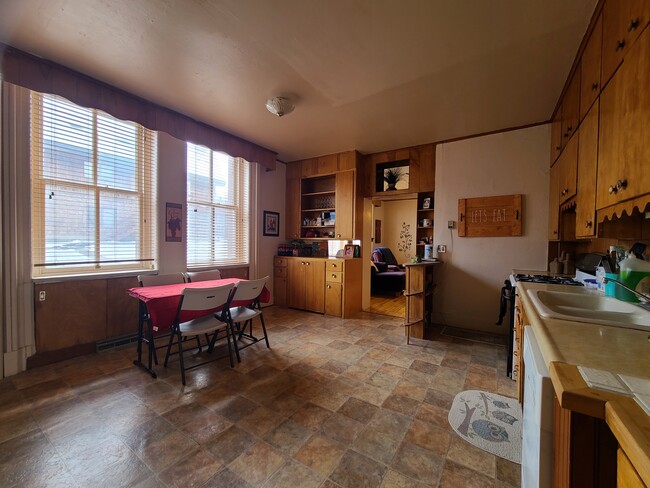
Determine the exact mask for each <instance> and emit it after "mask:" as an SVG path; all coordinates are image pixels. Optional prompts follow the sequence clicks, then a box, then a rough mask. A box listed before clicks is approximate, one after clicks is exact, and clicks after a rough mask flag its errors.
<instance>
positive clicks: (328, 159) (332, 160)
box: [316, 154, 339, 175]
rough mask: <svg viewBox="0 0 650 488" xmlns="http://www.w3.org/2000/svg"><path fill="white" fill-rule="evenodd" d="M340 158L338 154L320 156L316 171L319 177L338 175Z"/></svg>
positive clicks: (317, 159) (317, 160)
mask: <svg viewBox="0 0 650 488" xmlns="http://www.w3.org/2000/svg"><path fill="white" fill-rule="evenodd" d="M338 163H339V158H338V154H328V155H327V156H319V157H318V158H316V171H317V174H319V175H326V174H331V173H336V171H337V169H338V165H339V164H338Z"/></svg>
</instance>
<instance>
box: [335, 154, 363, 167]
mask: <svg viewBox="0 0 650 488" xmlns="http://www.w3.org/2000/svg"><path fill="white" fill-rule="evenodd" d="M358 155H359V153H358V152H357V151H345V152H342V153H339V155H338V156H339V158H338V159H339V161H338V163H339V164H338V170H339V171H346V170H348V169H357V159H358Z"/></svg>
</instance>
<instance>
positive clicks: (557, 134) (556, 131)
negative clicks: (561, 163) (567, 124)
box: [551, 106, 562, 166]
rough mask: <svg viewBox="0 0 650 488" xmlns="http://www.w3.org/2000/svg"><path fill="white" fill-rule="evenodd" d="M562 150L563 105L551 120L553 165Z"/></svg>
mask: <svg viewBox="0 0 650 488" xmlns="http://www.w3.org/2000/svg"><path fill="white" fill-rule="evenodd" d="M561 152H562V106H560V107H559V108H558V109H557V113H556V114H555V117H553V121H552V122H551V166H553V163H555V161H557V158H558V157H559V156H560V153H561Z"/></svg>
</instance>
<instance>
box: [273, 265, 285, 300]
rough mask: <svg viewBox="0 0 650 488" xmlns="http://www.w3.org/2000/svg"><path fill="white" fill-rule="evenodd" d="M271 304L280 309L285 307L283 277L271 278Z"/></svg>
mask: <svg viewBox="0 0 650 488" xmlns="http://www.w3.org/2000/svg"><path fill="white" fill-rule="evenodd" d="M283 269H286V268H283ZM273 304H274V305H278V306H280V307H285V306H286V305H287V278H285V277H284V276H277V275H276V276H274V277H273Z"/></svg>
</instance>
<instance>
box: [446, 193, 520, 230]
mask: <svg viewBox="0 0 650 488" xmlns="http://www.w3.org/2000/svg"><path fill="white" fill-rule="evenodd" d="M521 200H522V195H499V196H496V197H480V198H461V199H459V200H458V236H459V237H504V236H520V235H521V222H522V214H521Z"/></svg>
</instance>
